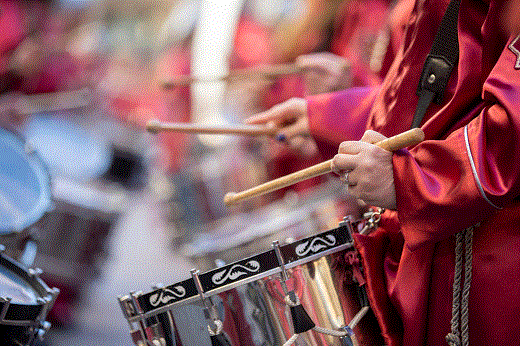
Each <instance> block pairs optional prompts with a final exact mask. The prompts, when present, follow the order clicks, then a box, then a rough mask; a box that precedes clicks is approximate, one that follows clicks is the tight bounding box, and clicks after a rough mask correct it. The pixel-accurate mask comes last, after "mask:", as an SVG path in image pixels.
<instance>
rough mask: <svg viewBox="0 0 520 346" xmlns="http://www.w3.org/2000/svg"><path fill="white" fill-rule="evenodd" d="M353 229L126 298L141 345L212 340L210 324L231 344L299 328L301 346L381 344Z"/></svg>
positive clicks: (279, 337)
mask: <svg viewBox="0 0 520 346" xmlns="http://www.w3.org/2000/svg"><path fill="white" fill-rule="evenodd" d="M352 229H353V227H352V225H351V223H350V222H342V223H341V224H340V227H338V228H335V229H331V230H328V231H325V232H322V233H320V234H317V235H314V236H311V237H307V238H304V239H302V240H299V241H296V242H293V243H291V244H287V245H284V246H281V247H277V248H274V249H272V250H269V251H266V252H263V253H260V254H257V255H255V256H252V257H249V258H246V259H243V260H240V261H237V262H234V263H231V264H228V265H226V266H223V267H221V268H217V269H213V270H210V271H207V272H205V273H202V274H200V275H194V276H193V277H192V278H191V279H188V280H185V281H182V282H179V283H176V284H173V285H170V286H167V287H162V288H157V289H155V290H153V291H151V292H148V293H141V292H137V293H136V292H133V293H131V294H130V295H126V296H123V297H120V298H119V301H120V304H121V307H122V310H123V313H124V316H125V318H126V319H127V321H128V322H129V324H130V329H131V334H132V338H133V340H134V342H135V344H136V345H139V346H141V345H168V346H170V345H184V346H186V345H193V344H197V345H208V346H209V345H212V340H211V339H210V335H209V332H208V330H207V327H208V326H210V329H211V330H212V331H213V332H214V333H217V334H219V333H220V334H219V335H224V336H225V337H226V338H227V339H228V341H229V343H230V344H231V345H233V346H239V345H240V346H242V345H272V346H282V345H283V344H284V343H285V342H287V341H288V340H289V339H290V338H291V337H292V336H293V335H294V334H295V330H296V331H300V332H301V333H300V334H299V335H298V337H297V339H296V344H297V345H383V344H384V341H383V339H382V336H381V332H380V330H379V326H378V324H377V321H376V319H375V316H374V315H373V314H372V313H371V311H370V309H369V307H368V301H367V298H366V295H365V294H364V288H363V285H362V282H359V281H360V280H359V276H357V275H354V274H353V273H354V272H355V271H356V270H357V269H356V268H355V263H353V261H351V258H352V257H355V250H354V247H353V242H352V238H351V231H352ZM281 278H284V280H281ZM287 297H291V298H290V300H289V301H288V300H287V299H288V298H287ZM296 297H297V299H296ZM300 304H301V307H303V309H304V310H305V312H306V314H307V316H308V317H309V318H310V319H311V321H312V322H313V323H314V324H315V325H316V326H318V327H321V329H320V328H313V329H310V328H307V327H304V328H305V329H301V328H303V327H302V326H301V324H300V323H298V322H297V320H298V321H299V320H300V318H299V317H300V316H301V315H298V313H297V314H296V316H295V315H293V308H294V310H295V311H298V310H300V308H301V307H300ZM367 311H368V313H367ZM300 312H301V311H300ZM190 314H191V315H190ZM186 315H188V317H186ZM293 316H295V317H298V318H296V320H295V319H293ZM190 317H193V318H190ZM204 318H205V319H204ZM359 318H360V320H359ZM201 321H204V322H202V324H201ZM213 326H217V328H216V329H217V330H215V329H214V328H213ZM218 328H220V331H219V330H218ZM190 331H191V332H190ZM330 334H332V335H330Z"/></svg>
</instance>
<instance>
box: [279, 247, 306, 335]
mask: <svg viewBox="0 0 520 346" xmlns="http://www.w3.org/2000/svg"><path fill="white" fill-rule="evenodd" d="M273 249H274V253H275V255H276V259H277V260H278V265H279V266H280V277H281V281H280V283H281V285H282V289H283V291H284V293H285V303H286V304H287V305H288V306H289V308H290V310H291V317H292V321H293V330H294V333H295V334H301V333H304V332H306V331H309V330H311V329H313V328H314V327H315V326H316V325H315V324H314V322H313V321H312V320H311V318H310V317H309V315H308V314H307V312H306V311H305V309H304V307H303V306H302V305H301V303H300V301H299V299H298V296H297V295H296V293H295V292H294V290H292V291H289V290H288V289H287V280H288V279H289V276H288V275H287V270H286V269H285V263H284V260H283V257H282V253H281V252H280V243H279V242H278V241H277V240H276V241H274V242H273Z"/></svg>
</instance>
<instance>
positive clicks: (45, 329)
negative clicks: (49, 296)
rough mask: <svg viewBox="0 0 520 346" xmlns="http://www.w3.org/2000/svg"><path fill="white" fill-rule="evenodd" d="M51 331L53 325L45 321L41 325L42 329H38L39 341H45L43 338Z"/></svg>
mask: <svg viewBox="0 0 520 346" xmlns="http://www.w3.org/2000/svg"><path fill="white" fill-rule="evenodd" d="M49 329H51V324H50V322H47V321H43V322H42V323H41V325H40V328H38V331H37V335H38V339H39V340H40V341H43V337H44V336H45V334H47V332H48V331H49Z"/></svg>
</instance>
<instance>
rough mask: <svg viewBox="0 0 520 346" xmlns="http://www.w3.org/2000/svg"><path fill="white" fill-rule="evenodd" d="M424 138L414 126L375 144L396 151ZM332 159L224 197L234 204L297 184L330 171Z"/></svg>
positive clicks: (422, 133)
mask: <svg viewBox="0 0 520 346" xmlns="http://www.w3.org/2000/svg"><path fill="white" fill-rule="evenodd" d="M423 140H424V132H423V131H422V130H421V129H420V128H414V129H411V130H408V131H406V132H403V133H401V134H398V135H396V136H393V137H390V138H387V139H384V140H382V141H380V142H378V143H376V144H375V145H377V146H378V147H381V148H383V149H385V150H388V151H395V150H398V149H402V148H406V147H408V146H411V145H415V144H418V143H420V142H422V141H423ZM331 163H332V159H331V160H328V161H324V162H322V163H318V164H317V165H314V166H311V167H308V168H305V169H302V170H301V171H297V172H294V173H291V174H288V175H286V176H283V177H280V178H278V179H274V180H271V181H268V182H267V183H264V184H261V185H258V186H255V187H253V188H251V189H249V190H244V191H242V192H238V193H235V192H229V193H227V194H226V196H225V197H224V203H225V204H226V205H227V206H230V205H233V204H235V203H237V202H240V201H243V200H247V199H250V198H253V197H257V196H261V195H263V194H266V193H269V192H273V191H276V190H279V189H282V188H284V187H286V186H289V185H293V184H296V183H298V182H300V181H303V180H306V179H310V178H314V177H317V176H319V175H323V174H326V173H330V172H331V171H332V169H331Z"/></svg>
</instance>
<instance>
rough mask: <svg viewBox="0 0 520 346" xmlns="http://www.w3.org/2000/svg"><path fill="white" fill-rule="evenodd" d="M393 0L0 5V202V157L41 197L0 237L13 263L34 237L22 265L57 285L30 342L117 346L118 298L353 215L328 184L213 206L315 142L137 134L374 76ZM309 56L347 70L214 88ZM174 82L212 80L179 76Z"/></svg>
mask: <svg viewBox="0 0 520 346" xmlns="http://www.w3.org/2000/svg"><path fill="white" fill-rule="evenodd" d="M394 7H395V2H393V1H386V0H385V1H383V0H366V1H363V2H362V1H361V0H350V1H340V0H269V1H265V0H220V1H217V0H198V1H197V0H155V1H150V0H135V1H115V0H90V1H88V0H75V1H71V0H60V1H36V0H32V1H4V0H2V1H0V33H1V36H0V53H1V55H0V88H1V89H0V90H1V94H0V118H1V121H2V136H3V137H4V140H5V141H7V138H10V136H11V135H12V134H14V135H15V136H16V138H17V140H16V141H15V142H14V144H9V145H10V146H12V147H14V148H12V149H11V150H12V152H16V153H18V152H19V150H17V149H18V148H17V146H18V147H19V148H21V149H23V150H22V154H19V153H18V154H16V155H18V156H16V157H15V156H14V155H15V154H10V152H8V151H5V152H4V153H3V154H0V156H1V160H2V162H3V164H4V165H6V167H7V168H6V169H4V170H3V172H2V173H1V175H2V180H3V181H4V182H3V183H2V184H3V187H2V189H3V191H2V196H0V197H2V201H3V200H4V199H5V198H7V199H11V197H10V196H11V195H12V194H13V192H10V186H12V182H13V181H16V180H17V179H18V178H17V177H18V174H19V171H18V170H17V169H15V168H11V166H10V165H13V167H15V166H16V165H23V164H24V162H25V161H29V162H31V165H32V167H33V168H32V169H33V170H35V171H38V170H40V171H41V172H43V173H42V174H43V175H44V176H45V175H46V174H48V176H49V180H48V181H47V180H46V179H35V180H30V181H29V180H27V181H25V182H23V183H20V186H18V191H19V193H22V192H21V191H23V193H24V194H25V196H28V195H31V194H34V195H37V194H40V195H45V194H42V193H41V191H44V190H46V189H47V188H48V189H50V195H49V196H43V197H41V199H40V200H35V201H32V200H29V198H28V197H27V198H25V200H24V201H22V202H19V203H20V206H17V207H18V209H21V210H36V215H33V214H31V217H30V218H29V216H28V212H27V213H24V214H23V215H17V216H16V217H14V216H12V215H9V213H8V212H5V211H2V212H3V213H5V214H6V216H4V215H3V214H2V215H1V216H0V220H1V221H2V222H3V223H4V224H5V228H6V229H11V230H15V231H14V232H7V231H6V232H4V233H6V235H4V236H3V237H2V238H1V239H0V243H2V244H4V245H6V247H7V254H8V255H9V256H12V257H14V258H19V257H20V256H22V254H26V252H24V251H25V250H26V244H27V243H28V242H30V241H35V242H36V244H37V252H36V254H35V255H34V265H35V266H37V267H39V268H41V269H42V270H43V274H42V276H41V278H42V279H43V280H44V282H45V283H47V284H48V285H49V286H50V287H58V288H59V289H60V294H59V295H58V298H57V300H56V302H55V304H54V306H53V308H52V310H51V311H50V312H49V315H48V318H47V319H48V320H49V321H50V322H51V323H52V327H51V329H50V330H49V331H48V332H47V334H46V337H45V341H44V344H45V345H49V346H62V345H71V344H73V345H85V346H88V345H96V346H102V345H132V344H133V343H132V341H131V338H130V336H129V327H128V323H127V322H126V320H125V319H124V317H123V314H122V312H121V309H120V307H119V303H118V302H117V297H118V296H121V295H124V294H128V292H130V291H145V292H146V291H149V290H151V287H152V285H154V284H158V283H164V284H167V285H168V284H172V283H175V282H178V281H181V280H184V279H186V278H188V277H189V276H190V273H189V270H190V269H191V268H199V269H200V270H202V271H204V270H209V269H211V268H214V267H215V265H216V263H217V264H218V263H229V262H233V261H235V260H239V259H242V258H245V257H246V256H249V255H252V254H255V253H258V252H261V251H264V250H268V249H269V248H270V243H271V241H272V240H274V239H277V240H291V239H297V238H301V237H304V236H307V235H310V234H316V233H318V232H321V231H324V230H327V229H331V228H334V227H337V224H338V222H339V221H340V220H341V219H342V218H343V216H344V215H347V214H356V213H358V210H359V208H358V205H357V204H356V203H355V202H354V201H352V200H350V199H349V197H348V196H347V195H346V194H345V193H344V192H343V187H342V184H341V183H340V182H339V180H337V179H336V178H334V177H332V176H321V177H317V178H313V179H310V180H306V181H304V182H301V183H298V184H296V185H294V186H291V187H288V188H284V189H282V190H279V191H276V192H275V193H272V194H268V195H264V196H261V197H258V198H254V199H252V200H249V201H246V202H244V203H240V204H239V205H237V206H233V207H229V208H228V207H226V206H225V205H224V203H223V202H222V200H223V197H224V195H225V194H226V193H227V192H229V191H241V190H245V189H247V188H250V187H253V186H256V185H258V184H261V183H263V182H265V181H268V180H271V179H274V178H277V177H279V176H282V175H285V174H289V173H292V172H294V171H297V170H300V169H303V168H305V167H308V166H310V165H313V164H316V163H319V162H321V161H322V160H323V158H322V157H320V155H319V154H318V150H317V148H318V146H319V145H326V144H323V143H317V142H314V141H312V140H310V139H308V140H304V141H302V142H300V143H291V144H292V145H290V146H288V145H287V144H285V143H281V142H279V141H276V140H275V139H273V138H269V137H247V136H222V135H218V136H217V135H194V134H183V133H173V132H161V133H158V134H153V133H149V132H147V131H146V124H147V122H148V121H150V120H152V119H159V120H160V121H164V122H185V123H198V124H227V125H233V124H241V123H242V121H243V119H245V118H246V117H248V116H250V115H252V114H255V113H258V112H261V111H263V110H266V109H268V108H270V107H271V106H273V105H275V104H277V103H279V102H282V101H284V100H287V99H289V98H291V97H301V96H304V95H308V94H313V93H317V92H323V91H332V90H337V89H340V88H343V87H350V86H364V85H374V84H377V83H379V81H380V80H381V77H382V75H383V72H384V70H385V66H386V65H387V64H388V61H389V60H390V61H391V55H392V51H391V49H390V48H389V47H391V46H392V44H395V41H396V40H397V39H398V37H397V38H396V37H393V36H392V33H393V32H395V30H394V31H391V30H390V29H389V28H390V25H389V23H392V22H391V20H390V19H391V16H390V10H391V9H393V8H394ZM393 24H394V26H397V25H399V23H396V22H393ZM317 52H323V53H328V54H333V55H334V56H336V57H338V58H339V59H340V60H341V61H342V63H345V66H348V69H347V72H346V73H345V75H343V76H341V78H340V79H341V85H336V84H335V85H332V86H330V85H329V86H327V87H326V88H325V87H323V86H319V85H317V84H316V83H314V84H313V80H314V81H315V80H316V79H319V78H323V74H324V73H325V72H324V71H319V70H317V71H313V73H314V74H307V75H305V76H303V75H302V74H298V73H292V74H281V75H274V76H273V75H265V74H261V73H258V74H255V75H253V77H251V78H243V79H241V78H237V79H226V78H220V77H224V76H229V75H230V73H231V72H232V71H236V70H241V71H242V70H248V69H254V68H257V67H262V66H277V65H280V64H293V63H294V62H295V60H296V59H297V58H298V57H299V56H302V55H305V54H310V53H317ZM186 75H190V76H192V77H194V78H201V79H210V80H211V79H212V81H206V82H204V81H199V82H193V83H189V84H186V83H182V82H179V77H180V76H181V77H182V76H186ZM10 143H11V142H10ZM28 148H29V149H28ZM29 153H30V154H29ZM25 156H31V157H25ZM34 156H36V158H37V159H34ZM16 167H17V166H16ZM47 184H48V187H47ZM45 198H48V199H50V202H49V203H47V202H46V201H45V200H44V201H42V199H45ZM2 204H4V203H3V202H2ZM42 205H44V206H45V207H43V206H42ZM24 208H25V209H24ZM38 212H39V214H38Z"/></svg>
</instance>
